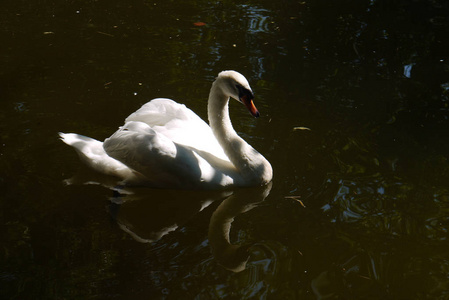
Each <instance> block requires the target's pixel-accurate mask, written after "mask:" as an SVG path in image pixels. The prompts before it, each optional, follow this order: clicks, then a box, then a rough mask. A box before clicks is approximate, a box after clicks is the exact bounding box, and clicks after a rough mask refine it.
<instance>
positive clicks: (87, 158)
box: [59, 132, 135, 179]
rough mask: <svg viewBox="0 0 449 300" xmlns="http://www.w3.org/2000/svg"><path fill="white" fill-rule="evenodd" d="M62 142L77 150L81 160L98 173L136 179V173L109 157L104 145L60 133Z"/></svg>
mask: <svg viewBox="0 0 449 300" xmlns="http://www.w3.org/2000/svg"><path fill="white" fill-rule="evenodd" d="M59 136H60V137H61V140H62V141H63V142H64V143H66V144H67V145H69V146H72V147H73V148H75V150H76V152H77V153H78V155H79V157H80V158H81V160H82V161H83V162H84V163H86V164H87V165H88V166H89V167H91V168H92V169H94V170H95V171H97V172H100V173H103V174H106V175H113V176H117V177H121V178H123V179H125V178H129V177H134V176H135V175H134V172H133V170H131V169H130V168H128V167H127V166H126V165H124V164H122V163H121V162H119V161H118V160H115V159H113V158H112V157H110V156H108V155H107V154H106V152H105V151H104V149H103V143H102V142H100V141H97V140H95V139H93V138H90V137H87V136H84V135H80V134H76V133H62V132H60V133H59Z"/></svg>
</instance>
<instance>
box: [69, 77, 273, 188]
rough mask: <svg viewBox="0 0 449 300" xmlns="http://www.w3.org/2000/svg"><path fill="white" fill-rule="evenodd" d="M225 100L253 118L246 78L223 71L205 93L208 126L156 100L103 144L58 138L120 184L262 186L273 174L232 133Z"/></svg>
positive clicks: (181, 109)
mask: <svg viewBox="0 0 449 300" xmlns="http://www.w3.org/2000/svg"><path fill="white" fill-rule="evenodd" d="M230 97H231V98H234V99H236V100H238V101H240V102H241V103H243V104H244V105H245V106H246V107H247V108H248V110H249V111H250V112H251V114H252V115H253V116H254V117H258V116H259V112H258V110H257V109H256V107H255V106H254V103H253V101H252V100H253V98H254V96H253V93H252V91H251V88H250V86H249V83H248V81H247V80H246V78H245V77H244V76H243V75H241V74H240V73H238V72H235V71H223V72H221V73H220V74H218V77H217V79H216V80H215V81H214V83H213V84H212V88H211V90H210V93H209V101H208V117H209V122H210V127H209V126H208V125H207V124H206V123H205V122H204V121H203V120H202V119H201V118H200V117H198V116H197V115H196V114H195V113H194V112H192V111H191V110H190V109H188V108H186V107H185V106H184V105H182V104H178V103H176V102H174V101H173V100H170V99H162V98H158V99H153V100H151V101H150V102H148V103H146V104H145V105H143V106H142V107H141V108H140V109H139V110H137V111H136V112H134V113H132V114H131V115H130V116H129V117H128V118H126V120H125V125H124V126H123V127H120V128H119V129H118V130H117V131H116V132H115V133H114V134H113V135H112V136H111V137H109V138H107V139H106V140H105V141H104V143H102V142H99V141H97V140H94V139H92V138H88V137H85V136H82V135H78V134H74V133H67V134H66V133H60V136H61V139H62V141H64V142H65V143H66V144H68V145H70V146H72V147H74V148H75V150H76V151H77V153H78V154H79V156H80V157H81V159H82V160H83V161H84V162H85V163H86V164H87V165H88V166H90V167H92V168H93V169H94V170H96V171H98V172H101V173H104V174H108V175H113V176H116V177H119V178H121V179H122V180H123V181H124V183H125V184H130V185H147V186H151V187H158V188H177V189H219V188H224V187H229V186H258V185H265V184H267V183H269V182H270V181H271V179H272V177H273V170H272V168H271V165H270V163H269V162H268V161H267V160H266V159H265V158H264V157H263V156H262V155H261V154H260V153H259V152H257V151H256V150H255V149H254V148H253V147H251V146H250V145H249V144H248V143H246V142H245V141H244V140H243V139H242V138H241V137H239V136H238V135H237V133H236V132H235V130H234V129H233V127H232V124H231V120H230V118H229V110H228V102H229V98H230Z"/></svg>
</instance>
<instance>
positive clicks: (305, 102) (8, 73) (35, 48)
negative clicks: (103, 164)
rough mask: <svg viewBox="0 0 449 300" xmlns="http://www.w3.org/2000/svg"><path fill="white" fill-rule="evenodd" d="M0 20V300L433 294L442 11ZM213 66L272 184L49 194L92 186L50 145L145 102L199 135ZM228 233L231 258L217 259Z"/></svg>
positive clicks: (440, 221)
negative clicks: (193, 122)
mask: <svg viewBox="0 0 449 300" xmlns="http://www.w3.org/2000/svg"><path fill="white" fill-rule="evenodd" d="M1 11H2V12H1V16H2V17H1V21H0V29H1V36H0V40H1V45H2V47H1V49H0V59H1V66H2V67H1V68H0V99H1V100H2V102H1V103H2V104H3V105H2V106H1V109H0V118H1V122H0V166H1V167H0V186H1V195H2V196H1V197H0V245H1V251H0V293H1V296H2V298H6V299H10V298H11V299H86V298H97V299H108V298H118V299H140V298H147V299H148V298H149V299H164V298H169V299H192V298H197V299H218V298H226V299H263V298H268V299H318V298H320V297H321V298H325V297H329V299H335V298H338V299H361V298H370V299H386V298H389V299H417V298H419V299H421V298H439V299H445V298H446V297H447V291H448V290H449V280H448V275H449V271H448V270H449V252H448V250H447V249H448V246H449V243H448V240H447V231H448V230H449V192H448V188H449V162H448V157H449V139H448V135H449V126H448V125H449V124H448V122H449V121H448V117H449V108H448V104H449V101H448V95H449V94H448V93H449V92H448V88H449V64H448V61H449V57H448V54H447V49H448V43H447V36H449V35H448V33H449V32H448V31H449V22H448V18H447V16H448V15H449V7H448V4H447V3H446V2H445V1H434V2H425V1H413V2H409V1H402V2H396V3H392V2H390V1H337V2H332V3H330V2H329V1H310V2H297V1H284V2H282V3H277V2H276V3H272V1H271V2H270V1H245V2H242V3H240V4H238V3H235V2H231V1H221V2H213V1H200V2H198V1H182V3H181V2H179V1H178V2H174V1H164V2H162V1H142V0H139V1H138V0H133V1H126V3H123V1H59V2H58V1H34V2H30V1H3V4H2V10H1ZM197 22H203V23H205V25H203V24H195V23H197ZM198 25H200V26H198ZM225 69H235V70H237V71H239V72H241V73H242V74H244V75H245V76H246V77H247V78H248V80H249V82H250V84H251V86H252V88H253V90H254V92H255V94H256V99H255V102H256V106H257V107H258V109H259V111H260V112H261V118H259V119H254V118H252V117H250V115H249V114H248V112H247V111H245V109H244V108H242V107H241V106H240V105H238V104H237V103H232V104H231V117H232V120H233V124H234V127H235V128H236V129H237V130H238V132H239V133H240V134H241V136H242V137H244V138H245V139H246V140H247V141H248V142H249V143H250V144H251V145H253V146H254V147H255V148H256V149H258V150H259V151H260V152H261V153H262V154H264V155H265V156H266V157H267V158H268V159H269V160H270V162H271V163H272V166H273V169H274V181H273V186H272V187H270V188H268V189H267V190H264V189H248V190H236V191H233V192H234V195H233V196H231V197H229V195H228V194H223V193H220V192H212V193H209V192H208V193H204V192H179V191H178V192H176V191H154V190H148V189H137V190H135V191H134V194H133V195H130V196H124V197H120V196H118V195H116V194H114V193H113V192H112V191H110V190H109V189H107V188H105V187H102V186H98V185H79V184H74V185H65V184H64V183H63V181H64V180H65V179H67V178H71V177H72V176H74V175H75V174H78V173H79V172H80V173H81V174H80V175H79V176H81V177H82V179H86V178H88V179H92V180H99V179H98V177H97V176H96V174H92V173H91V172H89V171H88V170H86V169H85V168H83V167H82V166H81V163H80V162H79V160H78V158H77V156H76V154H75V153H74V151H73V150H72V149H70V148H69V147H67V146H65V145H64V144H63V143H61V142H60V141H59V140H58V136H57V133H58V131H64V132H77V133H80V134H85V135H87V136H91V137H94V138H97V139H100V140H102V139H104V138H106V137H108V136H109V135H110V134H111V133H112V132H114V131H115V129H116V128H117V126H119V125H121V124H122V123H123V120H124V118H125V117H126V116H128V115H129V114H130V113H131V112H133V111H135V110H136V109H137V108H139V107H140V105H142V104H143V103H145V102H146V101H148V100H150V99H152V98H155V97H169V98H172V99H174V100H176V101H178V102H182V103H184V104H186V105H187V106H188V107H190V108H191V109H193V110H194V111H195V112H197V113H198V114H199V115H200V116H201V117H203V118H205V117H206V99H207V95H208V91H209V88H210V84H211V82H212V81H213V79H214V77H215V76H216V75H217V74H218V72H219V71H221V70H225ZM301 127H305V128H301ZM306 128H307V129H306ZM308 129H310V130H308ZM102 180H104V178H103V179H102ZM103 182H104V181H103ZM112 184H114V182H112ZM298 200H300V201H298ZM232 218H234V221H233V222H232V224H231V230H230V233H229V239H230V242H231V243H232V244H235V245H241V246H236V247H239V248H238V249H240V250H236V253H237V254H236V255H235V256H234V257H233V259H227V258H226V257H223V253H222V252H220V249H228V248H227V247H230V246H229V244H227V242H226V238H227V232H226V230H224V229H223V228H227V226H229V224H230V220H232ZM217 232H218V233H219V232H224V233H225V234H224V235H223V234H221V235H220V234H217ZM217 249H218V250H217ZM245 249H247V251H248V252H245ZM247 254H249V258H248V256H247ZM246 259H248V262H247V263H246V264H245V261H246ZM236 265H237V266H239V267H240V269H242V268H244V270H241V271H240V272H234V271H235V267H236ZM242 266H243V267H242ZM230 269H234V271H232V270H230Z"/></svg>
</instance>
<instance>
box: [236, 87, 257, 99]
mask: <svg viewBox="0 0 449 300" xmlns="http://www.w3.org/2000/svg"><path fill="white" fill-rule="evenodd" d="M235 87H236V88H237V90H238V91H239V99H242V98H243V97H246V98H248V100H252V99H254V94H253V92H252V91H250V90H248V89H247V88H244V87H243V86H241V85H239V84H236V85H235Z"/></svg>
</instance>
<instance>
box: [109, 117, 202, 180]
mask: <svg viewBox="0 0 449 300" xmlns="http://www.w3.org/2000/svg"><path fill="white" fill-rule="evenodd" d="M103 148H104V150H105V151H106V153H107V154H108V155H109V156H111V157H113V158H114V159H117V160H119V161H121V162H122V163H124V164H125V165H127V166H129V167H130V168H132V169H134V170H136V171H138V172H140V173H141V174H143V175H145V176H146V177H147V178H148V179H149V181H150V182H152V183H153V184H154V185H155V186H156V187H172V188H185V187H194V186H195V185H198V184H199V183H201V182H202V180H201V178H202V177H201V176H202V172H201V169H200V166H199V162H198V158H197V157H196V156H195V154H194V153H193V152H192V151H191V150H190V149H189V148H188V147H184V146H182V145H178V144H176V143H174V142H173V141H171V140H170V139H168V138H167V137H165V136H164V135H162V134H160V133H158V132H156V131H155V130H154V129H152V128H151V127H150V126H148V125H147V124H145V123H143V122H135V121H130V122H127V123H126V124H125V126H123V127H121V128H120V129H119V130H117V131H116V132H115V133H114V134H113V135H112V136H111V137H110V138H108V139H106V140H105V141H104V143H103Z"/></svg>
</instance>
